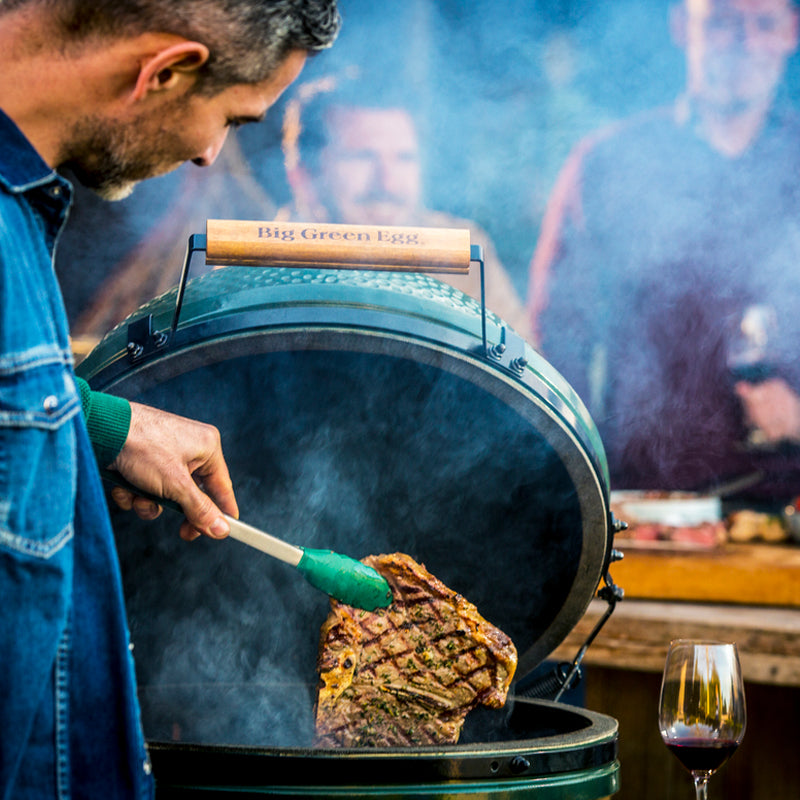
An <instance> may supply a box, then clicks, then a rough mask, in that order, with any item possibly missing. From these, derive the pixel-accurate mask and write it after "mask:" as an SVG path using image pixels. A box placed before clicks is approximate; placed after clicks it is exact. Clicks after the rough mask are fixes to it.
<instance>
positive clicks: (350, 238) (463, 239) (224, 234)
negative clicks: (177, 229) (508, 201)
mask: <svg viewBox="0 0 800 800" xmlns="http://www.w3.org/2000/svg"><path fill="white" fill-rule="evenodd" d="M206 260H207V261H208V263H209V264H213V265H215V266H271V267H296V268H305V267H311V268H316V269H319V268H323V269H370V270H390V271H392V272H445V273H455V274H466V273H468V272H469V263H470V234H469V231H468V230H467V229H460V228H406V227H394V226H376V225H332V224H318V223H307V222H251V221H245V220H219V219H210V220H208V221H207V223H206Z"/></svg>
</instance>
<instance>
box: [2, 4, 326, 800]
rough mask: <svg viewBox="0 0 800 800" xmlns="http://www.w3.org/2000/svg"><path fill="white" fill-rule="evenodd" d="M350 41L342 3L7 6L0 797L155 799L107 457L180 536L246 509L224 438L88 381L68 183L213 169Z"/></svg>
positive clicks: (144, 509) (123, 183)
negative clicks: (78, 329) (319, 60)
mask: <svg viewBox="0 0 800 800" xmlns="http://www.w3.org/2000/svg"><path fill="white" fill-rule="evenodd" d="M337 28H338V14H337V12H336V8H335V4H334V2H333V0H326V1H323V0H305V2H297V0H294V1H293V2H290V1H289V0H273V2H268V1H267V0H262V1H261V2H257V0H239V1H238V2H236V1H235V0H234V1H233V2H231V0H226V1H225V2H222V0H219V2H218V1H217V0H205V2H200V1H199V0H172V2H170V3H164V2H161V0H152V2H151V0H105V1H104V0H94V2H88V0H87V1H86V2H84V0H60V2H55V0H16V1H15V0H11V1H10V2H9V1H8V0H6V2H4V3H3V4H2V5H0V73H2V75H3V80H2V82H0V108H2V113H0V142H1V145H0V596H2V598H3V613H2V622H0V653H2V669H0V697H2V701H1V702H0V796H2V797H3V798H7V799H8V798H14V799H15V800H16V799H17V798H37V800H38V799H39V798H46V797H62V798H66V797H92V798H104V799H105V798H128V797H130V798H134V797H136V798H141V797H147V796H150V795H151V794H152V791H153V786H152V780H151V777H150V774H149V772H150V767H149V762H148V760H147V755H146V752H145V748H144V741H143V736H142V733H141V727H140V723H139V709H138V703H137V699H136V692H135V683H134V678H133V667H132V661H131V657H130V653H129V649H128V631H127V627H126V623H125V619H124V610H123V605H122V595H121V588H120V580H119V571H118V566H117V564H116V557H115V553H114V551H113V537H112V534H111V529H110V523H109V519H108V514H107V509H106V508H105V501H104V497H103V494H102V491H101V486H100V481H99V476H98V471H97V464H96V463H95V461H94V459H93V458H92V446H94V451H95V453H96V455H97V457H98V458H99V459H100V462H101V464H102V466H110V467H111V468H112V469H116V470H118V471H119V472H120V473H121V474H122V475H123V476H124V477H125V478H127V479H128V480H129V481H131V482H132V483H133V484H134V485H136V486H139V487H141V488H142V489H143V490H144V491H147V492H150V493H152V494H155V495H158V496H163V497H168V498H171V499H173V500H176V501H177V502H178V503H179V504H180V505H181V506H182V507H183V509H184V511H185V513H186V520H185V521H184V522H183V524H182V526H181V535H182V536H183V537H184V538H187V539H191V538H194V537H196V536H198V535H200V534H205V535H208V536H212V537H215V538H220V537H223V536H225V535H226V533H227V532H228V527H227V525H226V523H225V521H224V519H223V518H222V517H221V515H220V511H226V512H228V513H230V514H234V515H235V514H236V513H237V509H236V500H235V497H234V494H233V490H232V487H231V481H230V477H229V474H228V469H227V466H226V464H225V461H224V459H223V456H222V451H221V448H220V443H219V435H218V433H217V431H216V429H214V428H212V427H211V426H207V425H203V424H200V423H196V422H192V421H190V420H186V419H182V418H180V417H176V416H173V415H169V414H166V413H163V412H159V411H156V410H155V409H150V408H147V407H145V406H141V405H137V404H128V403H127V401H123V400H120V399H117V398H110V397H108V396H105V395H100V394H99V393H93V392H91V391H90V390H89V388H88V386H86V384H85V383H84V384H76V379H75V376H74V373H73V370H72V358H71V353H70V347H69V340H68V333H67V326H66V322H65V314H64V309H63V304H62V303H61V299H60V296H59V292H58V287H57V284H56V281H55V277H54V274H53V269H52V257H53V250H54V248H55V244H56V241H57V239H58V234H59V232H60V230H61V227H62V225H63V224H64V221H65V219H66V216H67V213H68V209H69V199H70V192H71V187H70V185H69V184H68V183H67V182H66V181H65V180H64V179H63V178H61V177H60V176H58V175H57V174H56V173H55V171H54V170H55V169H56V168H59V167H65V166H69V167H70V168H71V169H72V171H73V173H74V174H75V175H77V176H79V178H80V180H81V181H82V182H84V183H86V185H88V186H90V187H92V188H94V189H95V190H96V191H97V192H99V193H101V194H102V195H103V196H104V197H107V198H120V197H124V196H125V195H126V194H128V193H129V192H130V191H131V190H132V188H133V186H134V185H135V183H136V182H137V181H140V180H143V179H145V178H148V177H150V176H152V175H157V174H160V173H163V172H166V171H168V170H171V169H173V168H174V167H176V166H177V165H179V164H180V163H181V162H183V161H186V160H191V161H193V162H194V163H195V164H197V165H199V166H207V165H209V164H211V163H212V162H213V161H214V159H215V157H216V155H217V153H218V152H219V150H220V148H221V147H222V143H223V141H224V140H225V136H226V133H227V131H228V129H229V128H231V127H234V126H236V125H239V124H241V123H242V122H248V121H253V120H258V119H260V118H262V117H263V116H264V114H265V113H266V111H267V109H268V108H269V106H270V105H271V104H272V103H273V102H274V101H275V100H276V99H277V97H278V96H279V95H280V93H281V92H282V91H283V90H284V89H285V88H286V86H287V85H288V84H289V83H291V81H292V80H294V79H295V77H296V76H297V74H298V73H299V71H300V69H301V68H302V66H303V62H304V60H305V57H306V54H307V52H308V51H312V50H317V49H320V48H322V47H326V46H328V45H329V44H330V43H331V42H332V40H333V38H334V37H335V34H336V31H337ZM81 407H83V410H84V413H85V414H86V420H84V418H83V417H82V415H81V413H80V412H81ZM87 426H88V434H89V435H87ZM90 436H91V444H90V438H89V437H90ZM198 484H201V485H202V488H203V489H204V490H205V491H201V489H200V487H199V486H198ZM116 497H117V499H118V501H119V502H120V503H121V504H122V505H123V506H126V507H129V508H130V507H131V506H133V507H134V508H136V509H137V510H138V512H139V513H140V515H141V516H144V517H148V516H154V515H155V514H157V513H158V511H159V509H158V508H157V507H156V506H155V505H154V504H153V503H152V502H150V501H146V500H144V499H143V498H141V497H138V498H137V497H134V496H133V495H132V494H131V493H129V492H123V491H120V492H118V493H117V495H116ZM212 498H213V500H212Z"/></svg>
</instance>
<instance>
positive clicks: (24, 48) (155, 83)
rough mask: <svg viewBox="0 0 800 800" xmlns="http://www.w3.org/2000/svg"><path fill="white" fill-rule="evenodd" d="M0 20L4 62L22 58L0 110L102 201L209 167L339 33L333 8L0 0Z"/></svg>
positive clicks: (178, 0)
mask: <svg viewBox="0 0 800 800" xmlns="http://www.w3.org/2000/svg"><path fill="white" fill-rule="evenodd" d="M0 19H2V21H3V23H4V25H5V27H6V35H7V38H10V44H11V47H12V48H15V52H14V59H13V63H8V62H7V63H6V66H7V67H8V69H11V68H13V64H17V65H20V64H21V62H23V61H24V62H25V63H24V66H18V75H19V78H20V81H19V83H18V84H12V82H11V81H9V82H8V84H7V85H6V87H5V88H0V102H2V105H3V107H4V109H5V110H6V111H7V113H9V115H10V116H11V117H12V119H15V121H17V124H19V125H20V127H21V128H22V129H23V132H25V133H26V134H27V135H28V137H29V138H30V139H31V141H32V142H33V143H34V145H35V146H36V147H37V148H38V149H39V151H40V153H42V155H43V157H45V160H47V161H48V163H51V164H52V165H53V166H64V167H68V168H70V169H72V170H73V172H74V173H75V175H76V176H77V177H78V179H79V180H81V182H83V183H85V184H86V185H87V186H89V187H90V188H93V189H95V190H96V191H98V192H99V193H100V194H101V195H103V196H105V197H107V198H109V199H117V198H120V197H124V196H126V195H127V194H128V193H129V192H130V190H131V189H132V187H133V186H134V185H135V183H136V182H138V181H140V180H142V179H144V178H148V177H152V176H154V175H158V174H161V173H163V172H167V171H170V170H171V169H174V168H175V167H177V166H179V165H180V164H181V163H183V162H184V161H188V160H191V161H194V162H195V163H196V164H199V165H201V166H206V165H208V164H210V163H211V162H212V161H213V160H214V158H216V155H217V154H218V152H219V150H220V149H221V147H222V144H223V143H224V140H225V136H226V134H227V131H228V130H229V129H230V128H231V127H235V126H237V125H239V124H241V123H243V122H250V121H256V120H258V119H261V118H263V116H264V115H265V114H266V111H267V109H268V108H269V106H271V105H272V104H273V103H274V102H275V100H277V98H278V97H279V96H280V94H281V92H282V91H283V90H284V89H285V88H286V87H287V86H288V85H289V84H290V83H291V82H292V81H293V80H294V79H295V78H296V77H297V75H298V74H299V72H300V70H301V69H302V66H303V63H304V61H305V57H306V54H307V53H308V52H310V51H315V50H319V49H322V48H324V47H327V46H329V45H330V44H331V43H332V42H333V40H334V38H335V36H336V34H337V31H338V26H339V16H338V12H337V10H336V2H335V0H170V2H168V3H166V2H163V0H16V1H15V0H6V2H5V3H3V4H2V5H0ZM9 31H10V33H9ZM1 58H2V56H0V59H1ZM8 58H9V61H11V56H8ZM7 73H8V70H6V74H7ZM48 76H49V77H48ZM15 86H16V88H15ZM48 119H50V120H52V121H51V122H49V123H48Z"/></svg>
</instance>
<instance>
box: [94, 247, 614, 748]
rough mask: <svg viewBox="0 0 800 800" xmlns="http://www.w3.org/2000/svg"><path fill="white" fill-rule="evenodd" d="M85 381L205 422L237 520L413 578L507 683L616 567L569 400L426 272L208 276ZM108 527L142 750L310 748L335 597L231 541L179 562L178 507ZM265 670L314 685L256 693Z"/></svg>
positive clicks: (557, 383)
mask: <svg viewBox="0 0 800 800" xmlns="http://www.w3.org/2000/svg"><path fill="white" fill-rule="evenodd" d="M201 243H203V242H202V241H201ZM473 255H474V249H473ZM187 264H188V259H187ZM176 307H177V308H178V310H179V314H180V318H179V319H178V315H177V314H176ZM79 372H80V373H81V374H82V375H83V376H84V377H86V378H87V379H88V380H89V381H90V383H91V384H92V386H93V388H95V389H101V390H107V391H112V392H114V393H117V394H119V395H122V396H125V397H128V398H130V399H132V400H137V401H140V402H146V403H150V404H152V405H155V406H158V407H162V408H165V409H167V410H169V411H172V412H174V413H179V414H183V415H186V416H190V417H194V418H198V419H202V420H206V421H208V422H211V423H213V424H215V425H216V426H217V427H218V428H219V429H220V431H221V434H222V441H223V448H224V451H225V455H226V458H227V460H228V464H229V467H230V470H231V475H232V478H233V481H234V486H235V488H236V491H237V498H238V501H239V507H240V510H241V513H242V516H243V518H245V519H247V520H248V521H252V522H253V523H254V524H257V525H259V527H262V528H264V529H265V530H268V531H272V532H274V533H275V534H276V535H278V536H280V537H281V538H284V539H287V540H289V541H295V542H296V543H298V544H303V545H307V546H311V547H326V548H331V549H333V550H336V551H337V552H342V553H346V554H348V555H351V556H353V557H356V558H361V557H363V556H365V555H367V554H370V553H380V552H393V551H402V552H406V553H408V554H409V555H411V556H412V557H413V558H415V559H416V560H418V561H420V562H422V563H424V564H425V565H426V566H427V568H428V569H429V570H430V571H431V572H432V573H433V574H434V575H436V576H437V577H438V578H440V579H441V580H442V581H444V583H446V584H447V585H448V586H450V587H451V588H453V589H454V590H456V591H458V592H460V593H462V594H463V595H464V596H465V597H467V598H468V599H469V600H470V601H471V602H473V603H475V604H476V606H477V607H478V609H479V611H480V612H481V613H482V614H483V615H484V616H485V617H486V618H487V619H488V620H490V621H491V622H492V623H494V624H495V625H497V626H499V627H500V628H501V629H503V630H504V631H505V632H506V633H508V634H509V635H510V636H511V637H512V639H513V640H514V642H515V644H516V645H517V648H518V650H519V653H520V663H519V670H518V676H523V675H525V674H526V673H528V672H530V671H531V670H533V669H534V668H535V667H536V666H537V665H538V664H539V663H540V662H541V661H542V660H544V659H545V658H546V657H547V656H548V654H549V653H550V652H551V651H552V650H553V649H554V648H555V647H556V646H557V645H558V644H559V643H560V642H561V641H563V639H564V638H565V636H566V635H567V633H568V632H569V631H570V630H571V629H572V628H573V627H574V625H575V624H576V623H577V621H578V620H579V619H580V618H581V616H582V615H583V613H584V611H585V609H586V607H587V606H588V604H589V602H590V600H591V599H592V597H593V596H594V593H595V590H596V589H597V586H598V584H599V583H600V581H601V580H602V579H603V577H604V576H605V575H606V574H607V572H606V571H607V567H608V563H609V559H610V553H611V543H612V538H613V530H612V528H613V520H612V517H611V514H610V511H609V506H608V474H607V467H606V462H605V455H604V452H603V449H602V444H601V443H600V439H599V437H598V435H597V432H596V429H595V428H594V425H593V423H592V421H591V419H590V418H589V415H588V413H587V412H586V410H585V408H584V406H583V404H582V403H581V401H580V399H579V398H578V397H577V396H576V395H575V394H574V392H573V391H572V390H571V388H570V387H569V386H568V385H567V384H566V382H565V381H564V380H563V378H562V377H561V376H560V375H559V374H558V373H557V372H556V371H555V370H554V369H553V368H552V367H551V366H550V365H549V364H548V363H547V362H546V361H545V360H544V359H543V358H542V357H541V356H540V355H539V354H538V353H536V352H535V351H534V350H533V349H532V348H531V347H530V346H529V345H528V344H526V343H525V342H524V341H523V340H522V339H521V338H520V337H519V336H517V334H516V333H514V332H513V331H512V330H511V329H510V328H509V327H508V326H507V325H505V323H503V322H502V320H500V319H499V318H497V317H496V316H494V315H492V314H491V313H488V312H487V311H486V310H485V308H483V307H482V306H481V304H480V303H476V302H475V301H473V300H472V299H471V298H469V297H467V296H466V295H463V294H462V293H460V292H458V291H456V290H455V289H453V288H452V287H450V286H448V285H446V284H444V283H441V282H439V281H437V280H435V279H433V278H430V277H427V276H424V275H420V274H402V273H395V272H364V271H354V270H333V271H332V270H326V269H311V268H300V267H291V268H285V267H280V268H256V269H253V268H251V267H235V266H234V267H227V268H225V269H220V270H215V271H212V272H210V273H208V274H206V275H204V276H202V277H200V278H197V279H195V280H193V281H191V282H189V283H188V284H186V285H185V286H183V285H182V286H181V287H180V288H179V289H178V290H173V291H171V292H168V293H166V294H165V295H162V296H161V297H159V298H156V299H155V300H153V301H151V302H150V303H148V304H147V305H145V306H143V307H142V308H141V309H140V310H139V311H138V312H137V313H135V314H134V315H132V316H131V317H130V318H129V320H127V321H126V322H125V323H123V324H122V325H120V326H118V327H117V328H115V329H114V330H113V331H112V332H110V333H109V334H108V335H107V336H106V337H105V339H104V340H103V341H102V342H101V343H100V344H99V345H98V347H97V348H95V350H94V351H93V352H92V353H91V354H90V355H89V356H88V357H87V359H86V360H85V361H84V362H83V363H82V364H81V365H80V368H79ZM112 517H113V522H114V527H115V533H116V535H117V540H118V542H117V544H118V548H119V552H120V559H121V564H122V570H123V579H124V583H125V591H126V596H127V597H126V599H127V603H128V610H129V617H130V620H131V628H132V635H133V640H134V642H135V645H136V656H137V669H138V673H139V678H140V685H141V687H142V698H143V710H144V716H145V732H146V734H147V735H148V738H151V739H170V738H179V739H182V740H184V741H195V742H197V741H200V742H226V743H229V744H256V745H267V746H272V745H277V746H292V745H299V746H304V745H306V744H307V743H308V742H309V741H310V736H311V733H312V731H311V728H310V726H311V724H312V720H311V716H310V715H311V709H312V707H313V701H314V697H313V685H314V680H315V659H316V652H317V645H318V632H319V628H320V625H321V623H322V621H323V620H324V618H325V616H326V614H327V598H326V597H325V596H324V595H322V594H321V593H319V592H317V591H316V590H314V589H313V588H311V587H309V586H308V585H306V584H305V582H303V581H302V580H299V578H298V576H297V575H296V574H294V572H293V570H291V569H288V568H287V567H286V566H285V565H283V564H281V563H278V562H274V561H273V560H272V559H269V558H267V557H260V556H256V555H254V554H253V553H252V551H250V550H249V549H247V548H245V547H243V546H241V545H239V544H238V543H236V542H232V541H230V542H228V541H226V542H222V543H220V542H211V541H206V540H198V541H196V542H194V543H192V544H191V545H187V544H186V543H184V542H182V541H181V540H180V539H179V538H178V537H177V536H176V534H175V529H176V520H175V518H174V516H171V515H170V514H169V512H166V513H165V514H164V515H162V517H161V518H160V519H159V520H158V521H156V522H155V523H143V522H141V521H140V520H138V518H136V517H135V516H133V515H129V514H123V513H121V512H117V511H116V510H115V509H113V508H112ZM187 676H192V678H191V680H192V681H193V682H194V685H195V686H196V687H197V692H198V694H195V695H193V694H192V690H191V689H188V690H187V688H186V687H187ZM276 676H280V679H281V680H283V681H286V682H287V683H290V684H291V685H292V686H305V687H308V688H306V689H301V690H300V691H299V693H296V692H288V693H284V694H283V695H282V696H281V697H280V699H279V700H277V701H275V700H274V699H266V698H267V697H269V698H273V697H274V693H271V692H266V693H264V696H263V698H262V699H255V698H258V691H256V692H254V691H253V688H254V687H258V686H261V685H264V684H266V683H269V682H270V681H274V680H275V678H276ZM171 686H172V687H180V689H179V690H176V691H175V692H170V690H169V687H171ZM242 686H245V687H247V688H246V690H243V691H239V690H237V689H236V688H235V687H242ZM215 687H216V688H215ZM210 688H211V690H212V691H211V695H209V689H210ZM187 692H188V693H187ZM279 694H280V693H279ZM201 695H202V696H201ZM148 697H149V698H153V700H152V702H149V701H148ZM212 698H213V699H212Z"/></svg>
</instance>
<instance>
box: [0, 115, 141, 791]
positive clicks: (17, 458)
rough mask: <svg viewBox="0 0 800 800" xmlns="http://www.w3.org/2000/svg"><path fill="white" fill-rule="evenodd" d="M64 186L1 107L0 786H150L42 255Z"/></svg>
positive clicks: (59, 322)
mask: <svg viewBox="0 0 800 800" xmlns="http://www.w3.org/2000/svg"><path fill="white" fill-rule="evenodd" d="M70 197H71V186H70V185H69V183H68V182H67V181H65V180H64V179H63V178H61V177H59V176H58V175H57V174H56V173H55V172H54V171H53V170H52V169H50V168H49V167H48V166H47V165H46V164H45V163H44V162H43V161H42V159H41V157H40V156H39V155H38V153H37V152H36V151H35V150H34V149H33V147H32V146H31V144H30V143H29V142H28V141H27V139H25V137H24V135H23V134H22V133H21V132H20V131H19V129H18V128H17V127H16V125H15V124H14V123H13V122H12V121H11V120H10V119H9V118H8V117H7V116H5V115H4V114H3V113H2V111H0V602H1V603H2V610H0V798H1V799H2V800H29V799H30V800H34V798H35V800H42V799H43V798H59V800H67V799H68V798H103V799H104V800H114V799H116V798H137V800H138V798H148V797H152V795H153V781H152V777H151V775H150V772H151V770H150V764H149V762H148V760H147V754H146V749H145V743H144V737H143V734H142V728H141V722H140V713H139V706H138V701H137V698H136V686H135V678H134V671H133V659H132V656H131V648H130V639H129V633H128V627H127V622H126V619H125V610H124V602H123V595H122V588H121V578H120V570H119V565H118V562H117V556H116V551H115V548H114V540H113V534H112V531H111V525H110V521H109V516H108V509H107V506H106V501H105V497H104V494H103V492H102V487H101V484H100V478H99V475H98V471H97V464H96V462H95V460H94V457H93V452H92V447H91V444H90V442H89V439H88V436H87V432H86V425H85V422H84V419H83V415H82V414H81V402H80V398H79V395H78V391H77V388H76V384H75V376H74V372H73V363H72V355H71V350H70V345H69V339H68V330H67V319H66V313H65V311H64V306H63V302H62V300H61V294H60V291H59V288H58V283H57V280H56V277H55V272H54V270H53V251H54V248H55V245H56V241H57V239H58V235H59V232H60V231H61V228H62V226H63V224H64V222H65V220H66V218H67V214H68V210H69V205H70Z"/></svg>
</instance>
